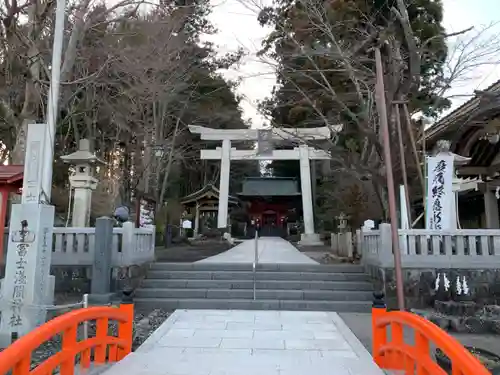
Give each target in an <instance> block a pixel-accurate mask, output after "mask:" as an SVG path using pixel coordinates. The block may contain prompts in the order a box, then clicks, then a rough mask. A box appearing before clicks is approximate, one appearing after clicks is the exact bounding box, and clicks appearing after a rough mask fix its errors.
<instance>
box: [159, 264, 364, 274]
mask: <svg viewBox="0 0 500 375" xmlns="http://www.w3.org/2000/svg"><path fill="white" fill-rule="evenodd" d="M151 270H152V271H196V270H198V271H220V270H224V271H252V264H249V263H208V262H207V263H203V262H201V263H200V262H196V263H168V262H156V263H153V264H151ZM257 271H281V272H316V273H363V272H364V269H363V266H360V265H355V264H294V263H259V264H257Z"/></svg>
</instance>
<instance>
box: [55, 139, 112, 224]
mask: <svg viewBox="0 0 500 375" xmlns="http://www.w3.org/2000/svg"><path fill="white" fill-rule="evenodd" d="M61 159H62V160H63V161H64V162H65V163H68V164H72V165H74V167H75V173H74V174H73V175H72V176H70V178H69V183H70V186H71V189H72V190H74V195H73V209H72V211H71V226H73V227H88V226H89V222H90V205H91V203H92V191H93V190H95V189H96V187H97V182H98V181H97V179H96V178H95V177H93V166H95V165H99V164H104V162H103V161H102V160H100V159H99V158H98V157H97V156H96V155H95V154H94V153H92V152H90V142H89V140H88V139H81V140H80V143H79V147H78V150H77V151H76V152H73V153H72V154H70V155H65V156H61Z"/></svg>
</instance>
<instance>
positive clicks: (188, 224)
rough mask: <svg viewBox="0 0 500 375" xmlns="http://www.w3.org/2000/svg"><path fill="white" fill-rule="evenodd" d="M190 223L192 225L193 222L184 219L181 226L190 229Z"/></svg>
mask: <svg viewBox="0 0 500 375" xmlns="http://www.w3.org/2000/svg"><path fill="white" fill-rule="evenodd" d="M192 225H193V223H191V220H184V221H183V222H182V228H184V229H191V226H192Z"/></svg>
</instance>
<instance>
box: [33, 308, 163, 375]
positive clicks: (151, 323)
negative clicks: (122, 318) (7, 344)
mask: <svg viewBox="0 0 500 375" xmlns="http://www.w3.org/2000/svg"><path fill="white" fill-rule="evenodd" d="M170 314H171V312H166V311H163V310H160V309H156V310H153V311H150V312H148V313H144V312H139V311H136V314H135V317H134V341H133V343H132V350H135V349H137V348H138V347H139V346H140V345H141V344H142V343H143V342H144V341H146V339H147V338H148V337H149V336H150V335H151V334H152V333H153V332H154V331H155V330H156V329H157V328H158V327H159V326H160V325H161V324H162V323H163V322H164V321H165V320H166V319H167V318H168V317H169V315H170ZM95 333H96V324H95V322H94V321H92V322H89V327H88V335H89V337H93V336H95ZM108 334H110V335H113V336H117V334H118V326H117V324H116V323H114V322H111V323H110V324H109V329H108ZM78 339H79V340H82V339H83V326H80V327H79V330H78ZM61 344H62V341H61V336H60V335H58V336H56V337H53V338H52V339H51V340H49V341H47V342H45V343H44V344H42V345H41V346H40V347H38V349H36V350H35V351H33V355H32V362H31V363H32V366H31V367H32V369H33V368H34V367H36V366H37V365H38V364H40V363H42V362H43V361H45V360H46V359H47V358H49V357H51V356H52V355H54V354H55V353H58V352H59V351H60V350H61Z"/></svg>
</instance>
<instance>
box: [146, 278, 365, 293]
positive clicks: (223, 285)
mask: <svg viewBox="0 0 500 375" xmlns="http://www.w3.org/2000/svg"><path fill="white" fill-rule="evenodd" d="M255 286H256V289H292V290H293V289H295V290H310V289H312V290H345V291H348V290H358V291H372V290H373V286H372V284H371V283H369V282H367V281H318V280H316V281H301V280H257V282H256V285H255ZM142 288H155V289H166V288H172V289H181V288H186V289H253V280H212V279H208V280H196V279H145V280H143V282H142Z"/></svg>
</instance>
